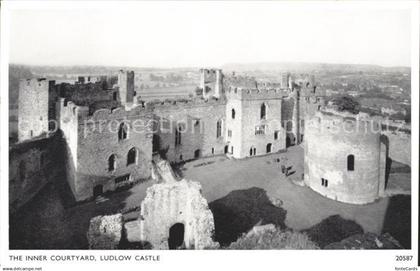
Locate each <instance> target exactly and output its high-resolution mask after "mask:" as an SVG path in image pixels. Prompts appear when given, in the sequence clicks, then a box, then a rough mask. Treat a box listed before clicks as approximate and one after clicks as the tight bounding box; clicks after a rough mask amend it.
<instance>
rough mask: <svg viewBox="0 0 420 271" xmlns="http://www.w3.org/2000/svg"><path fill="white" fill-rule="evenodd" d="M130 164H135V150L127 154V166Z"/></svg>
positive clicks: (132, 149)
mask: <svg viewBox="0 0 420 271" xmlns="http://www.w3.org/2000/svg"><path fill="white" fill-rule="evenodd" d="M131 164H137V150H136V148H131V149H130V150H129V151H128V154H127V166H128V165H131Z"/></svg>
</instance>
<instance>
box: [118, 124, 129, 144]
mask: <svg viewBox="0 0 420 271" xmlns="http://www.w3.org/2000/svg"><path fill="white" fill-rule="evenodd" d="M127 136H128V127H127V124H125V123H124V122H122V123H121V124H120V126H119V128H118V140H124V139H127Z"/></svg>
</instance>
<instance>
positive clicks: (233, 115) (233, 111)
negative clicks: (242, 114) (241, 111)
mask: <svg viewBox="0 0 420 271" xmlns="http://www.w3.org/2000/svg"><path fill="white" fill-rule="evenodd" d="M235 115H236V112H235V109H233V108H232V119H235Z"/></svg>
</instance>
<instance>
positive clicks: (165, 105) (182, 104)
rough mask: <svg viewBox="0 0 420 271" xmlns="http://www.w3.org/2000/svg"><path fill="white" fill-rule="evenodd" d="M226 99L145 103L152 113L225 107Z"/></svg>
mask: <svg viewBox="0 0 420 271" xmlns="http://www.w3.org/2000/svg"><path fill="white" fill-rule="evenodd" d="M225 104H226V99H224V98H220V99H216V98H211V99H208V100H206V99H180V100H169V99H167V100H164V101H161V100H154V101H149V102H147V103H146V106H149V107H151V108H152V109H153V110H154V111H159V110H183V109H186V108H192V107H200V106H202V107H206V106H219V105H225Z"/></svg>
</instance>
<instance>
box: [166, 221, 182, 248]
mask: <svg viewBox="0 0 420 271" xmlns="http://www.w3.org/2000/svg"><path fill="white" fill-rule="evenodd" d="M184 235H185V227H184V224H182V223H176V224H174V225H173V226H172V227H170V228H169V238H168V246H169V249H180V248H182V246H183V244H184Z"/></svg>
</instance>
